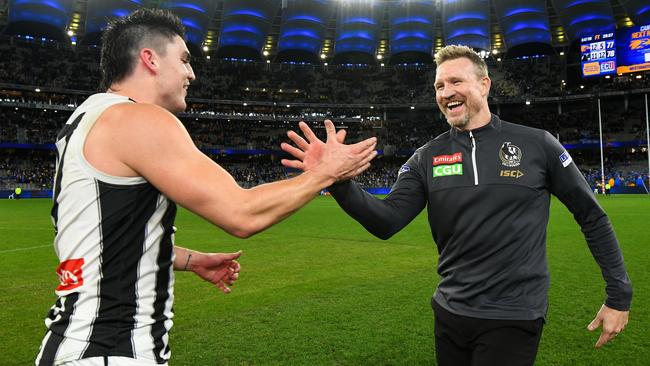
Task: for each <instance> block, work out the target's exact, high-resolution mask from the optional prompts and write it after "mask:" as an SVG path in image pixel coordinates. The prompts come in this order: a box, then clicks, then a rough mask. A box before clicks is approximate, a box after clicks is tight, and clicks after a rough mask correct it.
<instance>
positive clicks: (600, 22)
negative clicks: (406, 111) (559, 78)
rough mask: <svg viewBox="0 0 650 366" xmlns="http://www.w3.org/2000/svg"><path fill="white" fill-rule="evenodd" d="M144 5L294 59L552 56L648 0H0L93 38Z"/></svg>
mask: <svg viewBox="0 0 650 366" xmlns="http://www.w3.org/2000/svg"><path fill="white" fill-rule="evenodd" d="M140 6H146V7H161V8H168V9H171V10H172V11H174V12H175V13H177V14H178V15H179V16H181V18H182V19H183V22H184V24H185V26H186V28H187V30H188V41H189V43H191V44H192V45H193V47H194V50H195V51H199V52H200V50H202V51H203V52H210V53H213V52H215V51H216V54H217V55H218V56H220V57H234V58H249V59H260V58H265V57H267V58H271V59H275V60H279V61H296V62H320V60H321V59H322V60H324V61H326V62H327V61H330V62H331V61H334V62H339V63H342V62H348V63H355V62H359V63H368V62H375V61H376V60H388V61H389V62H392V63H401V62H430V60H431V54H432V53H433V52H435V50H436V49H439V48H440V47H442V46H443V45H445V44H449V43H461V44H467V45H470V46H472V47H474V48H476V49H481V50H484V51H486V52H495V53H499V54H503V53H505V54H507V55H508V56H519V55H532V54H538V53H551V52H553V50H554V49H558V48H567V47H568V46H570V45H571V43H572V41H574V40H576V39H578V38H579V37H581V36H582V35H585V34H588V33H597V32H601V31H608V30H610V29H614V28H623V27H629V26H632V25H635V22H636V25H643V24H650V4H649V3H648V1H647V0H498V1H495V0H492V1H490V0H374V1H373V0H265V1H260V0H219V1H210V0H102V1H89V0H0V27H1V28H3V29H5V33H11V34H22V35H32V36H36V37H46V38H52V39H58V40H60V41H65V40H69V41H71V42H74V43H75V44H76V42H85V43H91V44H94V43H97V42H98V34H99V31H100V30H101V29H102V28H103V27H104V26H105V23H106V19H107V18H110V17H114V16H120V15H123V14H126V13H128V12H129V11H131V10H133V9H136V8H137V7H140ZM639 22H643V23H641V24H639ZM30 33H33V34H30ZM381 62H384V61H381Z"/></svg>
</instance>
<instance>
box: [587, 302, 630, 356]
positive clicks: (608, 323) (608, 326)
mask: <svg viewBox="0 0 650 366" xmlns="http://www.w3.org/2000/svg"><path fill="white" fill-rule="evenodd" d="M629 315H630V312H629V311H619V310H615V309H612V308H610V307H608V306H607V305H603V306H601V307H600V310H599V311H598V314H596V318H594V320H592V321H591V323H589V325H588V326H587V329H589V331H590V332H593V331H594V330H596V329H598V328H599V327H600V326H601V325H602V326H603V331H602V332H601V333H600V338H598V342H596V345H595V347H596V348H600V347H602V346H603V345H604V344H605V343H607V342H609V341H611V340H612V339H614V337H616V336H617V335H618V334H619V333H620V332H622V331H623V329H625V326H626V325H627V320H628V316H629Z"/></svg>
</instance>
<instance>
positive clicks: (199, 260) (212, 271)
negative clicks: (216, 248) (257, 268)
mask: <svg viewBox="0 0 650 366" xmlns="http://www.w3.org/2000/svg"><path fill="white" fill-rule="evenodd" d="M192 254H193V255H192V258H191V261H190V263H189V269H190V270H191V271H192V272H194V273H196V275H197V276H199V277H201V278H202V279H204V280H206V281H208V282H211V283H213V284H214V285H215V286H217V287H218V288H219V289H220V290H221V291H222V292H223V293H225V294H228V293H230V291H231V289H230V286H232V285H233V283H235V281H236V280H237V278H238V277H239V271H240V269H241V266H240V265H239V263H238V262H237V261H236V259H237V258H239V257H240V256H241V254H242V252H241V251H238V252H236V253H198V254H197V253H196V252H195V253H192Z"/></svg>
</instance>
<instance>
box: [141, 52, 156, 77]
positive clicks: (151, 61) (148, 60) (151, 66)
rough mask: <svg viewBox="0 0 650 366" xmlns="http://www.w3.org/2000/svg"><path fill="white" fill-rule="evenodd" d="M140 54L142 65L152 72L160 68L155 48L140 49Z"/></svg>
mask: <svg viewBox="0 0 650 366" xmlns="http://www.w3.org/2000/svg"><path fill="white" fill-rule="evenodd" d="M138 56H139V60H140V63H141V64H142V66H144V67H145V68H146V69H147V70H149V71H151V72H152V73H156V71H157V69H158V57H157V54H156V52H155V51H154V50H153V49H151V48H143V49H141V50H140V52H139V54H138Z"/></svg>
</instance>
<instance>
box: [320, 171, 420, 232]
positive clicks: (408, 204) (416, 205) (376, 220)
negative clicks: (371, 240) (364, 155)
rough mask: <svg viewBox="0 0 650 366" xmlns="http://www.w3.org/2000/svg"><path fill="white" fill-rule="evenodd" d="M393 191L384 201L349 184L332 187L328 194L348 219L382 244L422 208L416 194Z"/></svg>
mask: <svg viewBox="0 0 650 366" xmlns="http://www.w3.org/2000/svg"><path fill="white" fill-rule="evenodd" d="M396 188H397V189H395V190H393V191H392V192H391V193H390V194H389V195H388V197H386V198H385V199H384V200H382V199H379V198H377V197H375V196H373V195H371V194H369V193H368V192H366V191H364V190H363V189H361V188H360V187H359V186H358V185H357V184H356V183H354V182H350V181H348V182H344V183H341V184H337V185H334V186H332V187H330V188H329V190H330V193H332V196H334V199H336V202H337V203H338V204H339V206H341V208H342V209H343V210H344V211H345V212H346V213H347V214H348V215H350V217H352V218H353V219H355V220H356V221H358V222H359V223H360V224H361V225H363V227H364V228H365V229H366V230H368V232H370V233H371V234H373V235H375V236H376V237H378V238H380V239H384V240H385V239H388V238H390V237H391V236H393V235H394V234H395V233H397V232H398V231H399V230H401V229H402V228H403V227H404V226H406V225H407V224H408V223H409V222H411V220H412V219H413V218H414V217H415V216H417V214H418V213H419V212H420V211H421V210H422V209H423V208H424V205H425V202H424V200H423V199H422V197H420V196H419V194H418V193H417V190H412V191H410V193H409V190H402V189H399V187H396ZM412 193H415V194H412Z"/></svg>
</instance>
